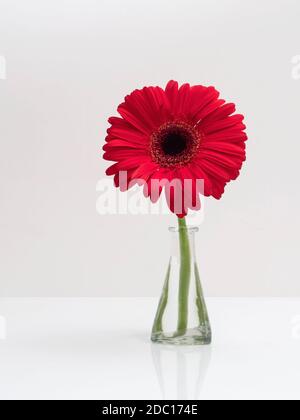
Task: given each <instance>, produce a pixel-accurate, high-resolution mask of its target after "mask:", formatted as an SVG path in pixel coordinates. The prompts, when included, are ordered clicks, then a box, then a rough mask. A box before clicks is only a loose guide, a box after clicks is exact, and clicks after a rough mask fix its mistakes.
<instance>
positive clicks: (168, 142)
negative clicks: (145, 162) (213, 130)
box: [161, 130, 188, 156]
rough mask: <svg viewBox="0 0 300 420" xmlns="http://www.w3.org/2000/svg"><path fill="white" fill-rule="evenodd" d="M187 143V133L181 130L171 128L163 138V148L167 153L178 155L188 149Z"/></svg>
mask: <svg viewBox="0 0 300 420" xmlns="http://www.w3.org/2000/svg"><path fill="white" fill-rule="evenodd" d="M187 144H188V138H187V133H185V132H183V131H180V130H170V131H169V132H166V133H165V135H164V136H163V138H162V141H161V149H162V151H163V152H164V153H165V154H166V155H170V156H176V155H178V154H179V153H182V152H183V151H184V150H185V149H186V147H187Z"/></svg>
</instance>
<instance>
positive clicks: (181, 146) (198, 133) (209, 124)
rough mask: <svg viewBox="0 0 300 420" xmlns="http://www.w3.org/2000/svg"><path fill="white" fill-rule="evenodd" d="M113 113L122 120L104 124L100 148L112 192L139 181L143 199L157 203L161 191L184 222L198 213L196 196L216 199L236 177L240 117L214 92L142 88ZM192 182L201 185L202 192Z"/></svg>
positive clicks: (241, 151) (241, 147) (241, 155)
mask: <svg viewBox="0 0 300 420" xmlns="http://www.w3.org/2000/svg"><path fill="white" fill-rule="evenodd" d="M118 112H119V114H120V115H121V117H111V118H110V119H109V120H108V121H109V123H110V124H111V127H110V128H109V129H108V130H107V137H106V144H105V145H104V147H103V150H104V151H105V153H104V156H103V157H104V159H107V160H110V161H114V162H116V163H115V164H113V165H112V166H110V167H109V168H108V169H107V171H106V174H107V175H114V182H115V185H116V186H117V187H120V188H121V189H123V190H126V189H127V188H129V187H130V186H131V185H133V184H134V183H135V182H137V180H141V179H142V180H143V182H144V193H145V195H146V196H147V197H150V198H151V200H152V201H156V200H157V199H158V198H159V196H160V193H161V191H162V190H163V189H164V190H165V194H166V198H167V202H168V205H169V208H170V210H171V211H172V212H173V213H175V214H177V215H178V216H179V217H183V216H185V215H186V214H187V212H188V209H189V208H190V209H195V208H199V207H200V200H199V193H200V192H202V193H203V194H204V195H206V196H213V197H214V198H217V199H219V198H221V196H222V194H223V192H224V187H225V185H226V184H227V183H228V182H229V181H230V180H233V179H236V178H237V177H238V175H239V171H240V168H241V166H242V163H243V161H244V160H245V141H246V140H247V135H246V133H245V132H244V130H245V128H246V127H245V125H244V124H243V119H244V117H243V115H240V114H234V112H235V105H234V104H232V103H225V101H224V100H223V99H219V92H218V91H217V90H216V89H215V88H214V87H205V86H200V85H199V86H190V85H189V84H184V85H182V86H181V87H180V88H179V87H178V83H177V82H174V81H170V82H169V83H168V84H167V86H166V88H165V90H164V89H162V88H160V87H145V88H143V89H141V90H135V91H133V92H132V93H131V94H130V95H128V96H126V98H125V102H124V103H122V104H121V105H120V106H119V107H118ZM123 171H126V172H127V183H126V185H125V186H124V185H123V186H121V185H120V172H123ZM174 180H176V182H175V183H174V182H173V181H174ZM186 180H189V181H190V184H186ZM197 180H203V184H204V189H203V191H200V188H199V184H198V183H197ZM167 182H168V183H171V184H172V187H171V188H166V183H167ZM157 183H158V184H159V188H158V190H157V189H156V188H154V185H156V186H157V185H158V184H157ZM178 197H180V198H179V199H178ZM186 198H188V199H186ZM176 200H177V203H176ZM178 201H179V205H178Z"/></svg>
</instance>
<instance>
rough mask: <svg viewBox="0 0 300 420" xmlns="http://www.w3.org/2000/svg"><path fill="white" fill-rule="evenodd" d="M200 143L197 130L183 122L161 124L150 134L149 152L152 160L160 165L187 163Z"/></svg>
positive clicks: (171, 165) (182, 164)
mask: <svg viewBox="0 0 300 420" xmlns="http://www.w3.org/2000/svg"><path fill="white" fill-rule="evenodd" d="M199 143H200V134H199V133H198V131H197V130H196V129H195V128H194V127H192V126H190V125H189V124H186V123H184V122H170V123H167V124H164V125H162V126H161V127H160V128H159V129H158V130H157V131H156V132H154V133H153V134H152V136H151V142H150V152H151V156H152V159H153V161H154V162H156V163H158V164H159V165H160V166H162V167H176V166H184V165H186V164H188V163H189V162H190V161H191V159H192V158H193V157H194V155H195V154H196V152H197V150H198V147H199Z"/></svg>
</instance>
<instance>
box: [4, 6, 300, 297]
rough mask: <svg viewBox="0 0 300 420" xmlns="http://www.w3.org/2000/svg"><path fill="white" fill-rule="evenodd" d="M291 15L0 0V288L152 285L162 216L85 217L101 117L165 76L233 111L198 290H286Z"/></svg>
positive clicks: (164, 240)
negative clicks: (230, 149) (195, 86)
mask: <svg viewBox="0 0 300 420" xmlns="http://www.w3.org/2000/svg"><path fill="white" fill-rule="evenodd" d="M299 15H300V2H299V1H298V0H251V1H250V0H247V1H240V0H72V1H71V0H69V1H63V0H48V1H45V0H44V1H41V0H27V1H22V0H19V1H16V0H7V1H5V0H0V55H2V56H4V57H5V59H6V64H7V79H6V80H0V107H1V109H0V145H1V153H0V200H1V201H0V203H1V204H0V229H1V230H0V256H1V262H0V294H1V295H2V296H83V295H84V296H103V295H104V296H106V295H107V296H109V295H116V296H123V295H126V296H135V295H139V296H148V295H156V294H158V293H159V292H160V289H161V286H162V281H163V276H164V270H165V268H166V263H167V258H168V239H169V238H168V233H167V225H168V224H169V223H170V218H168V217H166V216H160V217H157V216H139V217H133V216H118V217H117V216H105V217H103V216H102V217H100V216H99V215H98V214H97V213H96V210H95V203H96V199H97V193H96V183H97V181H98V179H100V178H101V177H102V176H103V173H104V170H105V167H106V166H107V165H106V164H105V163H104V162H102V161H101V159H100V148H101V146H102V144H103V140H104V137H105V130H106V119H107V117H108V116H110V115H112V114H115V111H114V110H115V108H116V106H117V104H118V103H119V102H121V100H122V98H123V97H124V95H125V94H126V93H128V92H130V91H131V90H132V89H134V88H136V87H141V86H143V85H145V84H163V85H164V84H165V82H166V81H167V80H168V79H170V78H175V79H177V80H179V81H180V82H185V81H188V82H190V83H202V84H214V85H215V86H216V87H217V88H218V89H219V90H220V91H221V92H222V96H223V97H224V98H226V99H228V100H230V101H235V102H236V103H237V105H238V109H239V111H240V112H243V113H244V114H245V115H246V122H247V126H248V135H249V142H248V160H247V163H246V165H245V166H244V168H243V171H242V175H241V177H240V178H239V179H238V180H237V181H236V182H234V183H232V184H231V185H229V186H228V187H227V192H226V194H225V195H224V198H223V199H222V200H221V201H220V202H218V201H215V200H213V199H212V200H209V201H207V202H206V214H205V221H204V223H203V224H202V226H201V230H200V233H199V238H198V239H199V241H198V255H199V260H200V265H201V273H202V278H203V282H204V285H205V289H206V291H207V294H208V295H217V296H221V295H230V296H235V295H242V296H264V295H271V296H273V295H274V296H275V295H276V296H287V295H290V296H299V295H300V276H299V233H300V232H299V214H300V193H299V185H298V184H299V182H298V181H299V169H298V168H299V159H300V139H299V116H300V115H299V114H300V111H299V109H300V79H298V77H297V71H296V73H295V68H294V73H292V70H293V64H292V58H293V57H294V56H296V55H299V54H300V41H299V40H300V25H299ZM292 74H294V77H292ZM295 74H296V77H295ZM299 74H300V73H299ZM299 77H300V76H299ZM171 223H172V218H171Z"/></svg>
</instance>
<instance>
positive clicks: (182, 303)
mask: <svg viewBox="0 0 300 420" xmlns="http://www.w3.org/2000/svg"><path fill="white" fill-rule="evenodd" d="M178 228H179V229H178V231H179V246H180V276H179V290H178V323H177V335H184V334H185V333H186V330H187V325H188V300H189V287H190V278H191V252H190V243H189V234H188V230H187V226H186V221H185V218H178Z"/></svg>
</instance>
